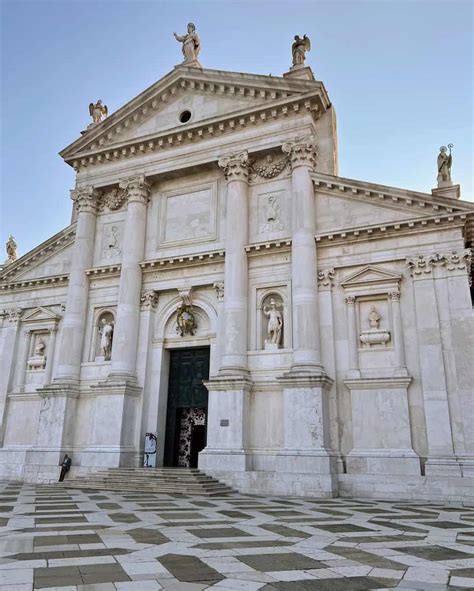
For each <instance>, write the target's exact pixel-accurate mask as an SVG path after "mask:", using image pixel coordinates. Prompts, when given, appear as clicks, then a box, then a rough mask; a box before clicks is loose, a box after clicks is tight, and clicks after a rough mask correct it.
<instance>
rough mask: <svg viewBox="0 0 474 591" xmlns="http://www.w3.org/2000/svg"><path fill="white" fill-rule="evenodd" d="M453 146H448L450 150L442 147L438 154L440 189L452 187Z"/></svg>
mask: <svg viewBox="0 0 474 591" xmlns="http://www.w3.org/2000/svg"><path fill="white" fill-rule="evenodd" d="M452 147H453V144H448V148H449V154H448V148H446V146H441V148H440V149H439V154H438V177H437V181H438V187H442V186H446V185H450V184H451V183H452V181H451V166H452V163H453V157H452V155H451V148H452Z"/></svg>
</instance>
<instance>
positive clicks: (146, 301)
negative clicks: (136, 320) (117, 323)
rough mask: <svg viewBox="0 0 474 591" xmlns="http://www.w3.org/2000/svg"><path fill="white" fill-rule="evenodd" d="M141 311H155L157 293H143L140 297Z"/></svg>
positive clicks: (152, 290)
mask: <svg viewBox="0 0 474 591" xmlns="http://www.w3.org/2000/svg"><path fill="white" fill-rule="evenodd" d="M140 305H141V308H142V310H155V309H156V306H157V305H158V292H157V291H156V290H154V289H150V290H149V291H145V292H143V293H142V295H141V296H140Z"/></svg>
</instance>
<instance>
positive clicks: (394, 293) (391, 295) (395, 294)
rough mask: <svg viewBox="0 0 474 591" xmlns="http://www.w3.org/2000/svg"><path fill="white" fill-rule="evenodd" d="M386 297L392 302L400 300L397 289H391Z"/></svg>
mask: <svg viewBox="0 0 474 591" xmlns="http://www.w3.org/2000/svg"><path fill="white" fill-rule="evenodd" d="M388 297H389V298H390V300H391V301H392V302H399V301H400V292H399V291H391V292H390V293H389V294H388Z"/></svg>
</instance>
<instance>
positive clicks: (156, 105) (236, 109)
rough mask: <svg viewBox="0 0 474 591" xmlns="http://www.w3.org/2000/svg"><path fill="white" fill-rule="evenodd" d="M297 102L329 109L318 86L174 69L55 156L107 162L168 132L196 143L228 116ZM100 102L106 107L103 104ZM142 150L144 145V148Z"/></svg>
mask: <svg viewBox="0 0 474 591" xmlns="http://www.w3.org/2000/svg"><path fill="white" fill-rule="evenodd" d="M313 95H314V97H313ZM299 96H301V97H303V96H304V97H306V96H308V101H309V102H308V108H313V106H314V105H316V110H318V109H319V110H320V112H321V111H322V110H324V109H326V108H329V106H330V102H329V98H328V96H327V93H326V90H325V88H324V85H323V84H322V82H319V81H315V80H302V79H290V78H282V77H276V76H271V75H269V76H262V75H256V74H243V73H238V72H224V71H220V70H206V69H200V68H191V67H184V66H177V67H176V68H175V69H174V70H173V71H171V72H170V73H169V74H167V75H166V76H164V77H163V78H161V79H160V80H158V81H157V82H156V83H155V84H153V85H152V86H150V87H149V88H148V89H146V90H145V91H144V92H142V93H141V94H139V95H138V96H137V97H135V98H134V99H132V100H131V101H130V102H128V103H127V104H125V105H124V106H123V107H121V108H120V109H118V110H117V111H115V112H114V113H112V114H111V115H110V116H109V117H107V118H106V119H105V120H104V121H102V122H101V123H99V124H98V125H95V126H91V127H89V128H88V130H87V131H86V132H84V133H83V135H82V137H80V138H79V139H78V140H76V141H75V142H73V143H72V144H70V145H69V146H68V147H66V148H65V149H64V150H62V151H61V153H60V154H61V156H62V157H63V158H64V159H65V160H66V161H67V162H68V163H71V164H72V163H73V162H74V160H76V159H81V158H83V157H84V156H86V157H90V156H91V155H93V154H103V157H104V159H107V156H106V154H105V153H106V151H107V150H108V149H111V150H113V149H114V148H119V149H122V148H123V146H124V145H129V144H130V142H132V141H135V140H141V141H143V142H148V141H150V140H151V139H152V138H153V137H154V136H156V135H159V134H160V133H163V132H167V131H170V130H174V131H176V132H177V133H182V138H181V139H180V141H183V140H185V139H187V138H188V135H189V133H191V131H192V130H195V138H196V137H197V138H199V137H202V131H201V132H199V131H198V130H197V129H196V128H197V127H198V126H199V124H200V123H202V124H206V125H207V124H209V125H211V126H212V125H213V124H217V125H216V127H215V128H212V127H211V132H210V133H211V134H212V133H214V132H218V131H219V130H220V128H219V125H218V121H219V120H220V118H224V117H228V116H229V115H233V114H235V116H236V117H237V116H239V115H241V114H242V113H244V112H246V111H247V110H249V109H250V110H256V109H257V110H258V108H259V107H260V108H262V106H268V105H275V106H277V107H278V106H280V105H281V104H282V102H283V103H285V101H287V100H288V101H291V99H292V98H293V99H294V98H295V97H299ZM311 97H313V98H314V101H315V102H314V104H313V103H311ZM103 102H104V103H105V104H106V103H107V100H104V101H103ZM186 110H189V111H190V112H191V118H190V119H189V120H188V121H185V122H184V123H183V122H181V121H180V120H179V116H180V114H181V113H182V112H184V111H186ZM236 127H237V126H236ZM213 130H214V131H213ZM161 145H162V146H165V145H168V142H167V141H165V142H163V144H161ZM147 146H148V144H144V146H143V148H144V149H145V148H147ZM139 149H140V148H139Z"/></svg>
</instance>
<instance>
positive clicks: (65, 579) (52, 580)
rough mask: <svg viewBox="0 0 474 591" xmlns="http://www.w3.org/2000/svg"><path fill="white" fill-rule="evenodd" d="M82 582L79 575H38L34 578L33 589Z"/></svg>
mask: <svg viewBox="0 0 474 591" xmlns="http://www.w3.org/2000/svg"><path fill="white" fill-rule="evenodd" d="M83 583H84V581H83V579H82V577H81V575H63V576H61V577H38V578H35V579H34V588H35V589H45V588H47V587H69V586H74V585H82V584H83Z"/></svg>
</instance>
